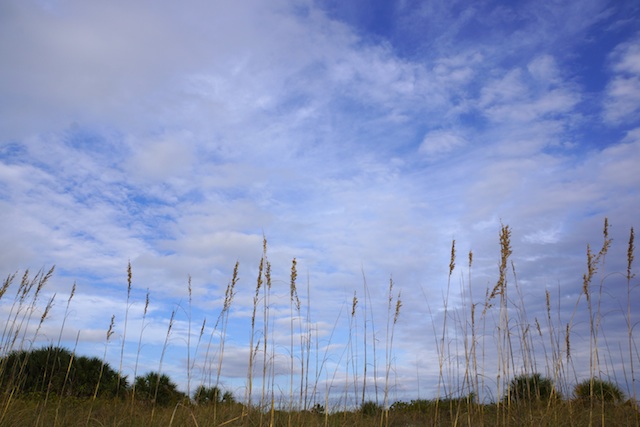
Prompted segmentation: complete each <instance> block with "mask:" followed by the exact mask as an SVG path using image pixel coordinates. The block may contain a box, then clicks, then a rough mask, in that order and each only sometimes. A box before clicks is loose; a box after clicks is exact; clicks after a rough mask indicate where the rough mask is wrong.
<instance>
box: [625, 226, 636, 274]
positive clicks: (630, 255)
mask: <svg viewBox="0 0 640 427" xmlns="http://www.w3.org/2000/svg"><path fill="white" fill-rule="evenodd" d="M634 237H635V235H634V233H633V227H631V232H630V233H629V247H628V248H627V280H631V279H633V278H634V277H635V274H632V273H631V267H632V265H633V251H634V250H635V247H634V246H633V241H634Z"/></svg>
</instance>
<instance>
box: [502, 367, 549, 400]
mask: <svg viewBox="0 0 640 427" xmlns="http://www.w3.org/2000/svg"><path fill="white" fill-rule="evenodd" d="M555 393H556V392H555V388H554V386H553V381H551V379H549V378H546V377H543V376H542V375H540V374H537V373H536V374H533V375H520V376H517V377H515V378H514V379H512V380H511V383H510V384H509V390H508V392H507V395H506V396H505V400H507V399H510V400H511V401H512V402H534V401H547V400H549V399H551V398H552V397H553V396H555V395H556V394H555Z"/></svg>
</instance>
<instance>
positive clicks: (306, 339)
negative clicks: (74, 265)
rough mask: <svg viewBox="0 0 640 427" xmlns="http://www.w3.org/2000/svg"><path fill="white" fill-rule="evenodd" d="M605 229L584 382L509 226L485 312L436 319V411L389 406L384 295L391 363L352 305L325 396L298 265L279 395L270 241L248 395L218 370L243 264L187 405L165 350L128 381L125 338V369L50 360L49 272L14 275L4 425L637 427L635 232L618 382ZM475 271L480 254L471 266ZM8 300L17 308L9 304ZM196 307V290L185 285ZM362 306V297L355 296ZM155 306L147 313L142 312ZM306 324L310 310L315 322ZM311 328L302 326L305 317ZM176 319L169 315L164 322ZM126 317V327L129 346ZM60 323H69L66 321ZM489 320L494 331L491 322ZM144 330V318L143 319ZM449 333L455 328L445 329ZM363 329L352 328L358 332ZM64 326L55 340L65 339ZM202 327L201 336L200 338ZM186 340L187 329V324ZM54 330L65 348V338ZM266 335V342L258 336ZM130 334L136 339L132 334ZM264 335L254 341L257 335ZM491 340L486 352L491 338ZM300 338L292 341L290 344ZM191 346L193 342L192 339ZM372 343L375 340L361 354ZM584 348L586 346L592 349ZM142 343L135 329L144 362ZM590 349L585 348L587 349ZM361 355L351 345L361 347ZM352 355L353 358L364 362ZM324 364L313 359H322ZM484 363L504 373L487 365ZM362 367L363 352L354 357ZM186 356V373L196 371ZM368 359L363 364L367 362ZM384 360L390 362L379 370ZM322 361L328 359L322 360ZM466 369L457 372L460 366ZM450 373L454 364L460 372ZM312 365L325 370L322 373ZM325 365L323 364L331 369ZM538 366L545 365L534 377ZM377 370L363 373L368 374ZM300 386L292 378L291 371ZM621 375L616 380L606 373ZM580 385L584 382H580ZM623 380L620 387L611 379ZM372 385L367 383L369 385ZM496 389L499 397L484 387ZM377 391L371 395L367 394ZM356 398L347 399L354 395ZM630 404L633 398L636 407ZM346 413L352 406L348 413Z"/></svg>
mask: <svg viewBox="0 0 640 427" xmlns="http://www.w3.org/2000/svg"><path fill="white" fill-rule="evenodd" d="M608 227H609V225H608V222H607V221H606V220H605V225H604V228H603V242H602V245H601V246H600V247H599V248H598V249H597V250H592V249H591V248H590V247H589V248H588V249H587V254H586V268H585V273H584V276H583V277H582V283H583V287H582V293H581V294H580V295H579V296H578V298H577V300H576V301H575V308H574V314H575V313H576V312H577V311H578V310H584V311H585V312H588V319H590V320H589V324H588V325H587V326H588V328H587V329H588V336H586V337H585V336H582V337H581V338H580V339H581V340H584V342H583V343H582V344H585V345H583V347H584V348H588V351H589V355H588V357H589V361H590V362H589V366H588V369H589V372H587V373H581V375H578V373H577V372H576V368H575V366H574V365H573V362H572V348H574V347H575V345H576V343H575V340H576V339H577V338H576V337H575V335H572V331H573V328H574V324H573V323H572V322H573V319H574V316H573V315H572V316H571V317H570V319H571V320H569V322H567V323H563V324H558V322H557V321H556V320H555V316H553V315H552V303H551V296H550V294H549V292H546V294H545V299H544V300H543V301H540V304H541V305H542V306H544V307H546V314H547V316H546V317H547V318H546V319H538V318H535V319H534V320H533V321H531V320H529V319H528V317H527V307H525V304H524V300H523V299H522V298H521V293H520V289H519V285H518V281H517V275H516V271H515V267H514V266H513V263H511V261H510V256H511V253H512V248H511V230H510V228H509V227H508V226H502V227H501V229H500V232H499V243H500V259H499V260H498V271H497V277H496V279H495V284H494V285H492V286H489V287H488V288H487V289H486V294H485V295H484V298H483V299H482V300H481V301H474V300H473V299H472V298H471V293H470V279H469V282H468V283H467V286H468V287H469V288H468V289H466V290H465V289H462V291H461V294H460V301H461V302H460V303H459V304H458V305H457V306H456V307H455V310H454V307H450V306H449V303H448V301H449V300H448V299H444V303H443V304H444V305H443V307H440V309H441V310H440V311H441V312H442V313H444V323H443V325H442V329H441V330H438V331H436V330H434V332H433V334H434V337H433V338H434V342H436V343H437V346H438V349H437V350H438V351H437V354H438V360H437V363H438V368H439V379H438V384H437V395H436V396H434V397H433V398H431V399H419V398H417V397H416V398H415V399H409V400H408V401H393V399H392V397H391V393H390V390H391V388H392V384H393V383H394V381H393V372H394V370H393V360H394V356H393V352H394V334H395V327H396V324H397V322H398V319H399V317H400V316H402V307H403V299H402V298H403V297H402V294H401V293H400V292H398V291H397V290H396V289H394V283H393V281H390V283H389V289H388V291H389V292H388V295H389V298H388V304H387V308H386V313H385V315H386V317H385V318H386V324H384V325H382V327H380V326H378V328H379V330H378V331H377V332H379V333H378V335H377V336H382V337H384V339H382V340H381V341H380V342H379V343H378V345H379V346H380V347H381V348H379V349H378V350H379V352H381V353H382V354H383V356H376V355H377V354H378V353H377V352H376V351H375V347H374V351H373V352H371V353H368V352H367V349H368V348H370V347H372V346H375V339H374V336H376V335H374V334H375V332H376V331H374V330H373V322H371V325H370V326H369V330H367V325H369V322H368V319H370V316H371V313H370V311H368V310H371V309H370V308H369V309H367V308H366V307H367V306H366V305H364V307H365V308H364V309H360V307H362V302H361V301H359V299H358V296H357V295H356V294H354V296H353V300H352V301H349V303H348V306H349V307H350V308H351V311H350V318H349V326H348V328H349V330H348V331H347V332H348V343H347V344H346V348H345V349H344V351H345V353H346V354H347V357H346V358H345V360H346V361H347V362H346V379H344V380H342V381H345V385H344V388H343V391H342V392H341V394H340V396H335V395H333V394H331V395H330V394H329V391H327V392H326V393H325V394H324V395H323V394H322V392H321V387H319V386H318V383H319V376H318V374H317V364H316V369H313V363H312V361H311V359H312V354H314V352H313V351H312V347H314V346H315V347H317V346H318V342H317V338H316V341H314V336H313V331H312V329H311V327H310V324H311V322H310V321H309V319H308V318H307V319H306V320H305V313H304V310H303V307H302V302H301V299H300V296H299V294H298V283H297V280H298V278H297V275H298V272H297V263H296V260H295V259H294V260H293V261H292V263H291V268H290V277H289V279H288V282H289V283H288V286H289V290H290V299H289V307H288V310H289V313H290V324H289V325H288V328H287V329H288V330H287V331H285V332H286V333H288V334H289V335H290V343H289V345H290V347H289V348H288V349H285V350H282V349H281V350H280V351H283V352H284V354H286V355H287V356H286V357H288V358H289V360H290V372H291V375H290V376H289V377H288V378H287V385H286V386H284V387H283V385H282V384H283V383H282V375H281V374H280V376H281V378H280V381H279V382H278V384H276V381H275V376H276V373H275V369H273V367H272V366H271V365H270V361H271V360H273V359H274V357H273V356H274V352H275V351H278V350H277V349H276V348H275V347H274V346H273V345H272V344H271V341H270V340H269V337H270V334H273V333H274V332H275V331H274V330H273V328H275V324H274V323H273V320H272V317H271V314H270V309H271V297H272V295H271V293H270V292H271V281H272V278H271V265H270V263H269V261H268V257H267V242H266V240H265V241H264V244H263V256H262V258H261V260H260V264H259V272H258V277H257V281H256V286H255V293H254V294H253V295H252V301H253V309H252V312H251V323H250V328H251V330H250V333H249V335H248V336H249V337H251V338H250V342H249V343H247V345H248V348H249V352H248V354H249V356H248V359H247V378H246V387H245V389H244V392H243V393H241V395H237V393H236V395H234V394H233V393H231V392H229V391H226V390H223V388H222V386H221V385H220V384H221V378H222V377H224V375H223V374H224V373H223V372H222V370H223V359H224V355H225V336H226V333H227V327H228V325H229V313H230V311H231V309H232V307H233V302H234V298H235V297H236V284H237V282H238V265H237V264H236V266H235V269H234V272H233V276H232V278H231V280H230V281H229V284H228V286H227V289H226V292H225V296H224V300H223V304H222V307H221V311H220V315H219V317H218V319H217V322H216V325H215V327H214V330H216V331H217V334H218V335H219V336H220V339H219V340H217V341H216V342H215V343H214V345H215V347H216V351H215V352H213V351H212V352H209V348H207V351H206V355H207V356H206V358H208V359H207V363H208V366H210V372H209V374H210V375H209V377H210V378H213V385H211V384H204V383H203V382H200V383H199V384H197V381H195V376H192V375H191V373H190V374H189V375H188V376H189V379H190V380H191V378H192V377H193V378H194V385H197V387H194V390H193V391H192V393H191V396H187V395H186V394H185V393H183V392H181V391H180V390H178V387H177V386H176V384H175V383H173V381H172V380H171V378H169V377H168V376H167V375H165V374H164V373H163V372H162V371H163V369H162V368H163V359H164V357H165V351H164V350H163V351H162V354H160V356H159V362H158V368H157V370H155V371H154V372H142V369H138V362H137V360H136V367H135V371H134V378H132V379H131V380H129V379H128V378H125V377H124V376H122V375H121V372H122V357H123V354H124V345H125V341H126V340H125V337H124V336H123V339H122V348H121V361H120V366H119V368H116V367H115V366H114V367H112V366H111V365H110V364H108V363H107V362H106V355H107V353H106V346H105V354H104V356H103V357H102V358H96V357H93V358H88V357H84V356H83V355H81V354H76V351H75V349H65V348H62V347H60V345H59V344H60V338H58V341H57V344H56V343H55V342H51V343H49V346H48V347H46V348H42V347H38V346H36V345H35V344H34V343H35V342H36V341H37V337H38V334H39V331H40V329H41V327H42V325H43V324H44V323H45V322H46V321H47V317H48V315H49V312H50V309H51V307H52V304H53V299H51V300H49V301H48V302H45V303H43V304H42V306H40V304H41V303H40V302H39V301H40V298H39V297H40V295H41V293H42V290H43V289H44V288H45V286H46V285H47V282H48V281H49V280H50V278H51V276H52V275H53V273H54V271H53V269H51V270H50V271H48V272H45V271H40V272H38V273H36V274H35V275H31V274H30V272H28V271H27V272H24V273H23V274H22V275H20V276H19V275H17V274H11V275H9V276H7V278H6V279H5V281H4V282H3V285H2V288H1V289H0V298H1V301H0V302H2V305H3V307H4V308H5V310H4V312H6V313H7V318H6V320H5V324H4V327H3V332H2V336H1V337H0V338H1V340H0V356H1V358H0V387H1V389H0V393H1V394H0V411H1V412H0V425H2V426H25V425H32V426H80V425H85V426H86V425H92V426H301V425H305V426H350V427H351V426H381V427H383V426H407V427H409V426H596V425H598V426H599V425H611V426H627V425H629V426H640V413H639V411H638V406H637V403H636V402H637V396H635V387H634V386H632V388H631V389H632V391H631V392H630V393H625V392H623V390H622V388H621V387H620V386H619V384H632V385H633V384H635V382H636V378H635V376H636V374H635V370H636V363H637V361H638V360H639V358H638V352H637V347H636V341H635V334H634V326H635V323H634V322H635V321H634V319H635V315H636V313H635V310H636V308H635V307H634V306H633V304H632V297H631V296H632V294H633V291H634V288H635V287H636V286H637V283H636V280H635V274H634V273H633V271H634V265H633V262H634V249H635V248H634V232H633V229H631V231H630V234H629V241H628V245H627V251H626V252H627V259H626V266H627V268H626V271H624V272H621V273H620V276H622V277H623V278H624V283H626V287H627V289H626V295H627V300H626V301H620V302H619V304H620V307H621V309H620V312H621V314H622V315H623V316H624V319H625V321H626V331H625V332H626V340H627V343H626V345H627V347H628V348H626V349H623V348H622V347H620V348H619V349H615V351H616V352H620V353H624V354H626V359H625V360H626V363H625V366H624V367H623V370H622V372H613V373H612V372H611V370H610V369H609V367H608V365H607V364H606V362H605V361H606V360H608V358H609V356H610V355H608V354H607V352H608V351H609V352H611V351H614V350H611V349H610V348H609V346H608V345H602V343H603V342H606V337H605V336H604V335H603V334H604V332H603V328H602V318H603V313H601V304H600V300H601V298H602V295H603V292H604V291H603V284H604V282H605V278H602V277H600V276H598V269H599V268H602V266H603V265H604V262H605V258H606V255H607V253H608V251H609V249H610V247H611V244H612V241H611V239H610V238H609V234H608ZM464 261H465V263H468V267H469V271H471V268H472V265H473V254H472V253H471V252H470V253H469V254H468V256H465V257H464ZM457 262H458V259H457V253H456V247H455V242H453V243H452V246H451V259H450V265H449V281H448V283H447V284H446V286H447V295H449V292H450V290H451V287H452V283H451V281H452V277H453V273H454V270H455V269H456V263H457ZM131 277H132V269H131V265H129V266H128V291H127V306H129V300H130V298H131V287H132V283H131ZM12 292H15V293H13V299H11V296H10V295H12ZM74 292H75V286H74V288H73V290H72V291H71V294H70V295H69V298H68V300H67V306H66V310H67V311H68V310H69V309H70V306H71V305H72V304H73V296H74ZM188 295H189V303H191V283H190V282H189V286H188ZM361 298H362V299H364V300H365V301H366V298H367V293H366V283H365V294H364V296H362V297H361ZM148 305H149V301H148V296H147V301H146V305H145V310H144V316H146V314H147V308H148ZM307 313H308V311H307ZM307 316H308V314H307ZM168 317H169V316H168ZM127 318H128V311H127V314H126V315H125V320H124V333H123V334H124V335H126V334H127ZM174 318H175V312H173V313H171V315H170V321H169V327H168V330H167V339H166V341H165V346H164V349H165V350H166V348H167V343H168V341H169V337H170V335H171V329H172V326H173V322H174ZM65 319H66V315H65ZM489 319H490V320H491V322H489V321H488V320H489ZM143 320H144V318H143ZM447 322H449V323H450V324H449V325H448V324H447ZM358 324H360V325H361V327H360V328H358V327H357V325H358ZM64 327H65V325H64V323H63V324H62V326H61V328H62V329H64ZM113 327H114V319H113V318H112V319H111V325H110V327H109V328H108V330H107V331H106V337H105V339H106V341H107V342H108V341H109V340H110V339H111V336H112V334H113V333H114V331H113ZM196 328H197V326H195V325H194V329H196ZM189 329H190V330H191V324H190V323H189ZM202 330H204V323H203V324H202V329H201V333H200V338H199V339H198V342H197V343H191V342H190V341H189V342H188V344H187V348H189V349H191V348H192V347H195V348H196V349H198V348H205V347H206V346H205V345H204V343H201V339H202ZM452 330H454V331H460V334H461V336H462V338H461V339H460V338H457V339H458V340H459V341H460V343H461V345H460V346H456V347H450V346H446V345H445V343H447V342H451V341H452V339H453V338H452V337H451V336H450V334H451V333H452V332H451V331H452ZM62 332H63V331H62V330H60V337H62ZM258 332H259V334H258ZM132 333H135V332H132ZM258 336H259V337H261V338H255V339H254V337H258ZM487 336H491V337H492V340H486V339H485V337H487ZM294 337H295V341H294ZM188 339H189V340H190V339H191V337H190V335H189V338H188ZM356 340H359V341H360V342H361V343H362V344H361V347H360V348H361V349H364V360H365V361H364V363H361V364H359V365H358V364H355V363H354V362H353V361H354V360H355V359H356V358H355V357H354V356H355V355H354V354H353V353H354V347H353V342H354V341H356ZM367 340H369V342H368V343H367ZM540 341H544V342H546V343H547V344H545V347H544V355H545V360H544V361H540V360H536V357H539V356H536V355H537V354H539V352H538V353H537V352H536V351H535V350H534V347H535V346H537V345H539V344H537V343H538V342H540ZM586 341H588V343H587V342H586ZM143 342H144V336H143V331H142V330H141V331H139V342H138V354H139V353H140V348H141V345H142V344H143ZM586 344H588V346H587V345H586ZM355 348H356V349H357V348H358V347H357V346H356V347H355ZM356 351H357V350H356ZM315 354H316V357H317V354H318V352H315ZM488 354H490V355H491V356H492V358H493V360H495V361H496V365H495V366H492V367H491V368H489V367H488V365H487V364H485V362H484V361H485V359H486V358H487V355H488ZM362 356H363V355H362V354H361V355H360V357H362ZM191 357H194V354H192V353H189V354H188V355H187V366H189V367H195V364H194V363H193V361H192V360H191ZM367 357H369V358H373V359H374V360H369V361H368V362H367V360H366V358H367ZM376 357H380V358H381V359H383V360H375V358H376ZM325 358H326V356H325ZM461 360H462V361H463V363H460V361H461ZM454 361H455V362H454ZM316 363H317V362H316ZM323 363H324V360H320V364H323ZM540 367H544V369H543V372H544V374H542V373H539V369H540ZM372 369H373V370H376V371H377V372H373V373H372V372H367V370H369V371H371V370H372ZM294 372H296V373H297V374H296V375H295V376H294V375H293V373H294ZM612 374H613V375H612ZM372 375H373V377H374V378H376V379H377V380H376V381H377V382H376V387H375V389H376V394H375V395H371V394H370V393H369V392H365V391H366V390H371V384H368V385H367V378H371V377H372ZM578 377H581V378H584V377H586V378H587V379H586V380H577V378H578ZM612 378H615V379H616V381H612ZM369 381H371V380H369ZM489 382H490V383H491V384H494V388H493V389H492V392H491V393H487V392H486V389H487V387H486V385H485V384H487V383H489ZM367 386H369V387H367ZM347 394H348V396H347ZM628 394H631V395H628ZM349 402H350V403H349Z"/></svg>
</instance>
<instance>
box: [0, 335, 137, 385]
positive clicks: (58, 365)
mask: <svg viewBox="0 0 640 427" xmlns="http://www.w3.org/2000/svg"><path fill="white" fill-rule="evenodd" d="M101 371H102V374H100V372H101ZM118 378H119V375H118V373H117V372H116V371H114V370H113V369H112V368H111V367H110V366H109V364H108V363H104V364H103V362H102V360H100V359H98V358H96V357H92V358H89V357H84V356H75V355H74V354H73V353H71V352H70V351H69V350H67V349H65V348H61V347H53V346H49V347H43V348H40V349H36V350H32V351H25V350H22V351H14V352H11V353H10V354H9V355H7V356H6V357H4V358H3V359H1V360H0V386H1V387H2V389H3V390H9V389H12V390H14V391H15V392H17V393H18V394H45V393H47V392H48V393H50V394H57V395H63V396H72V397H92V396H93V394H94V392H95V390H96V385H98V382H99V383H100V384H99V387H98V396H100V397H113V396H116V395H122V396H124V394H125V391H126V389H127V379H126V378H125V377H121V378H120V381H118Z"/></svg>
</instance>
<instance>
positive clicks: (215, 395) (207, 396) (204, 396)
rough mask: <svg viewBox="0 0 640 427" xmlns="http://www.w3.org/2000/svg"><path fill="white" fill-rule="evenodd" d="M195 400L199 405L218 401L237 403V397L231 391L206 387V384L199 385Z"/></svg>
mask: <svg viewBox="0 0 640 427" xmlns="http://www.w3.org/2000/svg"><path fill="white" fill-rule="evenodd" d="M193 400H194V401H195V402H196V403H197V404H199V405H211V404H218V403H228V404H232V403H236V399H235V397H233V394H232V393H231V392H230V391H225V392H224V393H222V391H221V390H220V389H219V388H218V387H216V386H213V387H205V386H204V385H201V386H199V387H198V388H197V389H196V391H195V393H194V395H193Z"/></svg>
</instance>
